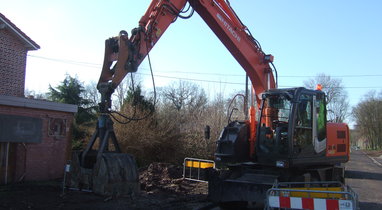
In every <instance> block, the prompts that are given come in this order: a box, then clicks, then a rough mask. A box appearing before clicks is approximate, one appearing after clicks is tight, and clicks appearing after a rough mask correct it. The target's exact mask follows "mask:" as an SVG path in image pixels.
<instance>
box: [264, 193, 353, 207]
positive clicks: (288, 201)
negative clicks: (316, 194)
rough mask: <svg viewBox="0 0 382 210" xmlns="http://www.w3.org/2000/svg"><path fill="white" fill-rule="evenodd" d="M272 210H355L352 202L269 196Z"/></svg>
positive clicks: (269, 204)
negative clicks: (281, 209)
mask: <svg viewBox="0 0 382 210" xmlns="http://www.w3.org/2000/svg"><path fill="white" fill-rule="evenodd" d="M268 206H269V207H270V208H286V209H288V208H289V209H309V210H353V203H352V201H351V200H336V199H323V198H300V197H281V196H269V197H268Z"/></svg>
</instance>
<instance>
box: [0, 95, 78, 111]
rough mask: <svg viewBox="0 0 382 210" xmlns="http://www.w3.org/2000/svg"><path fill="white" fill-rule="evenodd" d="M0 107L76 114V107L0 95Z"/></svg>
mask: <svg viewBox="0 0 382 210" xmlns="http://www.w3.org/2000/svg"><path fill="white" fill-rule="evenodd" d="M0 105H6V106H16V107H23V108H32V109H45V110H52V111H60V112H69V113H76V112H77V110H78V106H77V105H73V104H63V103H57V102H51V101H43V100H37V99H29V98H22V97H16V96H6V95H0Z"/></svg>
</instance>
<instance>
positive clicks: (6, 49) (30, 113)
mask: <svg viewBox="0 0 382 210" xmlns="http://www.w3.org/2000/svg"><path fill="white" fill-rule="evenodd" d="M39 48H40V46H39V45H38V44H37V43H36V42H34V41H33V40H32V39H31V38H29V37H28V36H27V35H26V34H25V33H23V32H22V31H21V30H20V29H19V28H18V27H16V25H14V24H13V23H12V22H11V21H10V20H9V19H7V18H6V17H5V16H4V15H3V14H1V13H0V184H4V183H5V184H6V183H9V182H17V181H22V180H48V179H55V178H60V177H61V176H62V175H63V169H64V166H65V164H66V162H67V160H68V157H69V155H70V151H71V124H72V121H73V116H74V113H76V112H77V106H75V105H69V104H61V103H55V102H49V101H43V100H35V99H33V98H25V97H24V89H25V69H26V61H27V53H28V51H30V50H38V49H39ZM42 78H43V77H42Z"/></svg>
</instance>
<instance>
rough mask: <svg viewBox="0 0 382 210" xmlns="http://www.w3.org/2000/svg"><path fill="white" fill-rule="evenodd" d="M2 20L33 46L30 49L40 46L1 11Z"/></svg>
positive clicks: (0, 17) (0, 18) (36, 48)
mask: <svg viewBox="0 0 382 210" xmlns="http://www.w3.org/2000/svg"><path fill="white" fill-rule="evenodd" d="M0 20H1V21H2V22H3V23H4V24H5V25H6V26H7V27H9V28H10V29H11V30H12V31H13V32H14V33H16V34H17V35H18V36H19V37H20V38H21V39H22V40H24V41H25V42H26V43H27V44H28V45H30V46H31V47H32V49H30V50H38V49H40V46H39V45H38V44H37V43H36V42H34V41H33V40H32V39H31V38H30V37H28V36H27V35H26V34H25V33H24V32H22V31H21V30H20V29H19V28H18V27H17V26H16V25H15V24H13V23H12V22H11V21H10V20H9V19H8V18H6V17H5V16H4V15H3V14H2V13H0Z"/></svg>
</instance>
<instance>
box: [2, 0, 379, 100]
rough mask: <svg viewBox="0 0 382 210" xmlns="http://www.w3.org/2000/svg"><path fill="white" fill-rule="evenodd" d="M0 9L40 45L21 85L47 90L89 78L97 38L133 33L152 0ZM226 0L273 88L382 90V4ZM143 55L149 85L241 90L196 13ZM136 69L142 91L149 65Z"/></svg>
mask: <svg viewBox="0 0 382 210" xmlns="http://www.w3.org/2000/svg"><path fill="white" fill-rule="evenodd" d="M0 2H1V3H0V5H1V6H0V9H1V10H0V12H1V13H3V14H4V15H5V16H6V17H8V18H9V19H10V20H11V21H12V22H13V23H14V24H16V25H17V26H18V27H19V28H20V29H21V30H22V31H24V32H25V33H26V34H27V35H28V36H30V37H31V38H32V39H33V40H34V41H36V42H37V43H38V44H39V45H40V46H41V49H40V50H38V51H31V52H29V57H28V63H27V76H26V87H27V88H28V89H29V90H35V91H37V92H46V91H47V87H48V85H49V84H51V85H52V86H56V85H57V84H58V83H59V82H60V81H62V80H63V78H64V76H65V74H66V73H68V74H70V75H73V76H74V75H77V76H78V78H79V79H80V80H81V81H83V82H84V83H89V82H90V81H97V80H98V76H99V73H100V70H101V69H100V64H101V63H102V61H103V53H104V40H105V39H107V38H108V37H111V36H115V35H117V34H118V32H119V31H120V30H122V29H125V30H127V31H130V30H131V29H132V28H134V27H136V26H137V24H138V20H139V19H140V17H141V16H142V15H143V14H144V12H145V11H146V8H147V7H148V5H149V3H150V0H139V1H133V0H110V1H101V0H92V1H91V0H81V1H80V0H66V1H57V0H34V1H26V0H12V1H7V0H0ZM230 2H231V5H232V7H233V8H234V9H235V11H236V13H237V14H238V16H239V17H240V18H241V20H242V21H243V22H244V24H245V25H247V27H248V28H249V29H250V30H251V32H252V34H253V35H254V37H255V38H256V39H257V40H258V41H260V43H261V45H262V47H263V50H264V51H265V52H266V53H270V54H273V55H274V56H275V62H274V63H275V65H276V67H277V69H278V73H279V76H280V77H279V85H280V86H281V87H292V86H302V85H303V81H304V80H307V79H309V78H310V77H312V76H315V75H317V74H318V73H325V74H327V75H330V76H333V77H335V78H340V79H342V81H343V84H344V86H345V87H346V91H347V92H348V95H349V100H350V103H351V105H352V106H354V105H356V104H357V103H358V102H359V100H360V98H361V97H362V96H363V95H364V94H366V93H367V92H368V91H370V90H377V91H380V90H381V89H382V84H381V82H380V81H381V79H382V64H381V61H382V40H381V37H382V12H381V11H382V1H379V0H363V1H360V0H320V1H313V0H312V1H307V0H290V1H286V0H269V1H259V0H240V1H239V0H231V1H230ZM150 56H151V61H152V63H153V71H154V74H156V75H157V76H156V78H155V81H156V84H157V86H165V85H167V84H169V83H170V82H172V81H178V79H170V78H165V77H162V76H166V77H175V78H188V79H195V80H208V81H216V82H201V81H194V82H195V83H197V84H199V85H201V86H202V87H204V88H205V89H206V91H207V92H208V93H209V96H210V97H213V94H214V93H216V92H220V91H222V92H224V93H225V94H230V93H231V92H233V91H234V90H241V89H243V85H233V84H228V83H244V81H245V79H244V71H243V69H242V68H241V66H240V65H239V64H237V62H236V61H235V60H234V58H233V57H232V56H231V55H230V53H229V52H228V51H227V50H226V49H225V47H224V46H223V45H222V44H221V43H220V41H219V40H218V39H217V38H216V37H215V35H214V34H213V33H212V32H211V31H210V29H209V28H208V26H207V25H206V24H205V23H204V22H203V20H202V19H201V18H200V17H199V15H197V14H194V16H193V17H192V18H191V19H188V20H182V19H179V20H177V21H176V22H175V23H174V24H172V25H171V26H170V28H169V30H168V31H166V33H165V34H164V35H163V36H162V38H161V40H159V42H158V43H157V45H156V46H155V48H154V49H153V50H152V52H151V53H150ZM72 61H75V62H72ZM140 67H141V68H140V70H139V71H138V73H139V74H140V75H141V78H142V80H143V84H144V85H145V86H147V89H150V88H151V86H150V85H151V83H150V77H149V76H148V75H147V74H148V73H149V66H148V63H147V61H145V62H143V63H142V65H141V66H140ZM189 72H192V73H189ZM219 82H220V83H219Z"/></svg>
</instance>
